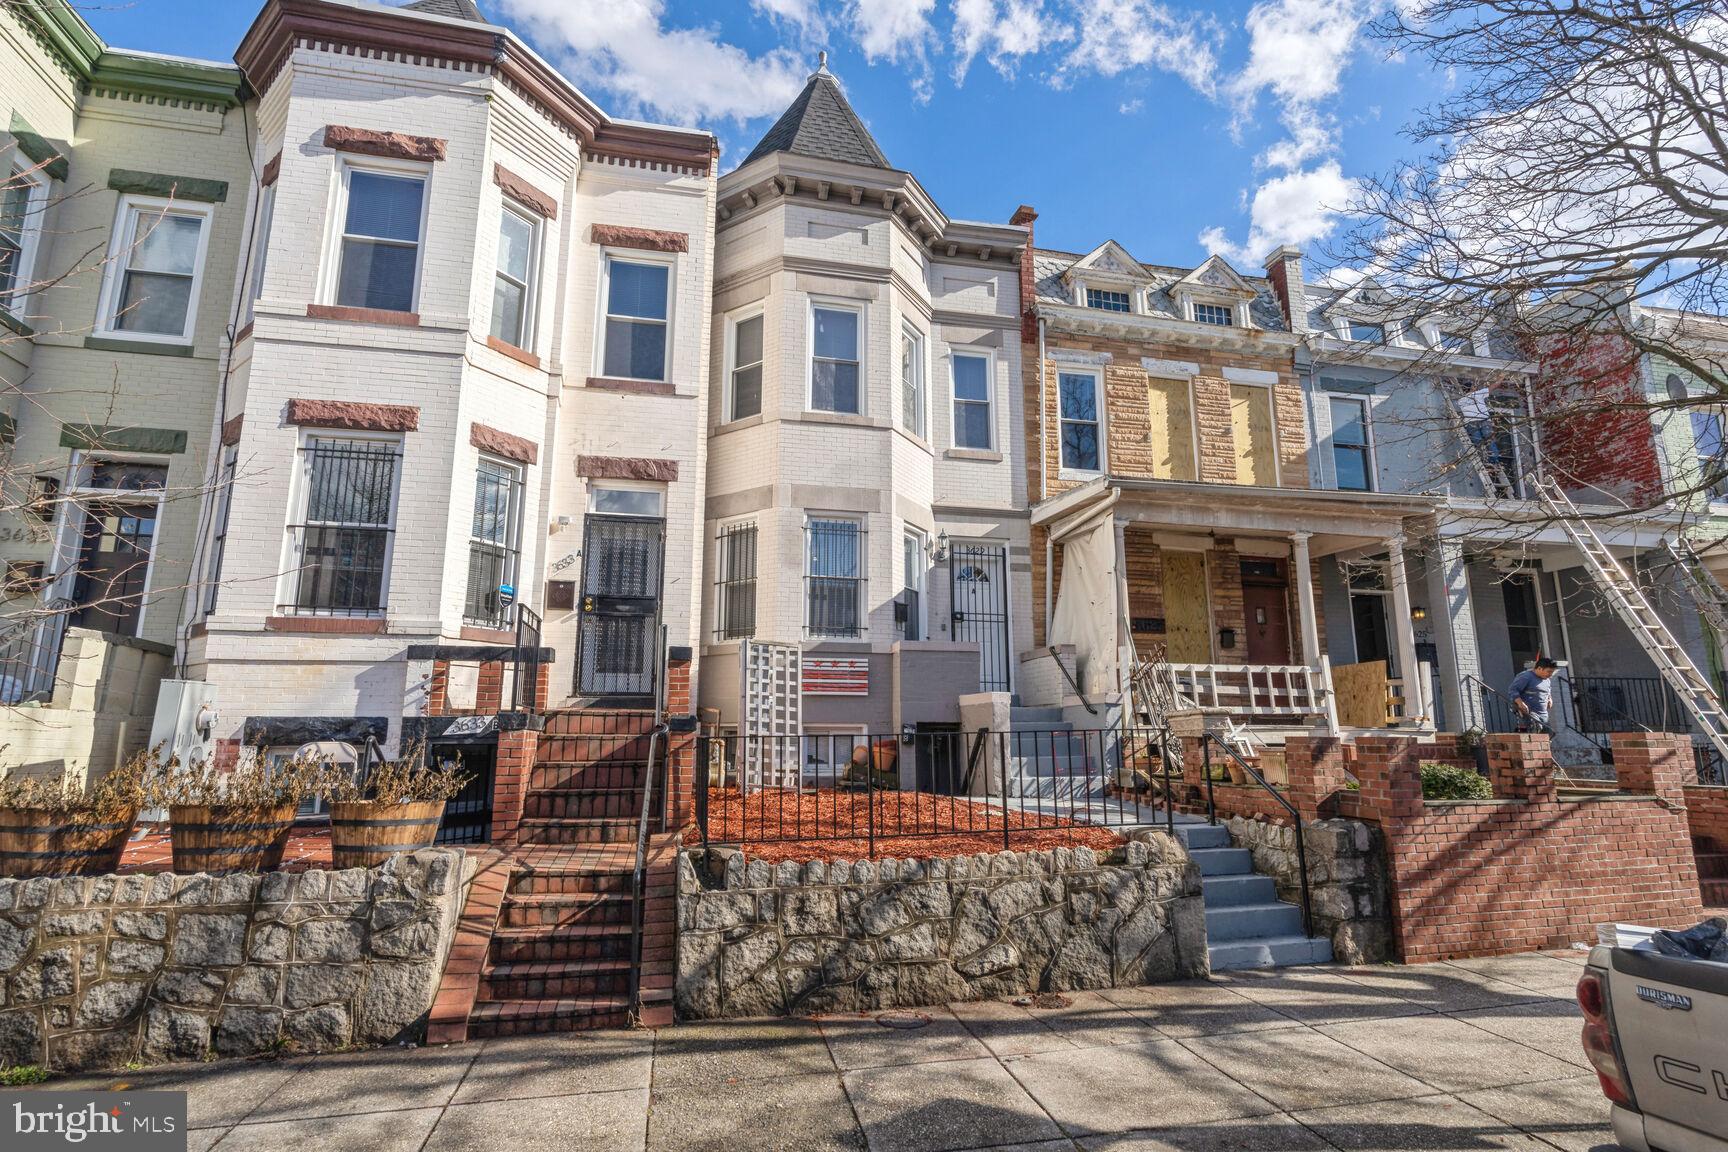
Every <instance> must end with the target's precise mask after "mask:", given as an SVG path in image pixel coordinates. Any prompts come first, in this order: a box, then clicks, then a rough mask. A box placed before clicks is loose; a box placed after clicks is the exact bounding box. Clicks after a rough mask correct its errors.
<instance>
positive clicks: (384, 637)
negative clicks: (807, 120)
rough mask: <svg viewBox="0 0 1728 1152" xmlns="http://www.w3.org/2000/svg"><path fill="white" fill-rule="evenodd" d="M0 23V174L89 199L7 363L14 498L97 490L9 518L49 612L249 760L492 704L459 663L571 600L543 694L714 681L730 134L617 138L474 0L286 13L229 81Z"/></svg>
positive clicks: (373, 735)
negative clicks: (719, 288)
mask: <svg viewBox="0 0 1728 1152" xmlns="http://www.w3.org/2000/svg"><path fill="white" fill-rule="evenodd" d="M0 19H3V20H4V21H5V23H4V28H5V30H6V33H7V35H8V36H9V37H10V39H9V40H8V42H7V44H8V48H9V51H8V54H7V56H6V57H5V61H6V67H7V68H8V69H9V72H8V74H7V75H8V83H6V84H5V85H4V86H3V89H4V92H5V94H6V98H8V99H12V98H14V94H17V99H18V100H19V106H18V107H17V108H16V109H14V110H12V111H11V112H10V116H11V122H12V124H13V129H12V131H11V134H10V135H9V136H8V137H5V138H4V139H5V140H6V142H7V144H8V147H7V149H6V151H5V152H4V153H0V156H3V157H4V158H5V160H6V162H8V163H10V164H12V166H13V169H14V170H15V171H17V170H23V171H24V172H25V178H26V180H27V181H28V188H29V189H30V191H29V192H28V195H29V196H30V197H32V198H34V197H36V196H37V195H38V193H37V192H36V191H35V189H36V188H37V187H38V184H39V183H40V182H41V181H42V180H43V179H44V178H46V179H51V180H52V181H53V182H54V184H55V186H56V187H62V186H63V187H66V188H76V189H77V190H78V194H77V195H76V196H67V197H65V202H64V203H63V204H61V205H59V207H58V209H57V213H56V214H54V215H48V214H46V213H44V214H38V213H36V212H35V211H34V209H32V210H31V212H29V213H27V214H26V215H25V220H26V224H25V226H24V229H23V235H24V239H25V243H24V244H23V245H22V248H23V250H24V252H25V255H26V258H27V259H28V260H29V261H30V262H31V263H32V264H34V265H36V266H38V267H40V268H41V269H44V270H47V271H50V272H52V273H53V274H54V275H56V276H62V277H63V279H62V280H57V281H56V282H55V283H53V284H52V286H51V287H49V288H47V289H46V290H45V291H43V292H41V293H30V294H27V295H23V296H16V295H15V296H13V297H9V298H8V299H9V301H10V302H11V306H9V307H8V314H9V319H8V323H7V333H8V334H9V335H10V336H16V337H18V338H17V339H8V340H6V341H5V343H4V344H3V345H0V347H3V348H4V353H3V357H4V359H5V361H6V364H7V367H6V368H5V369H4V371H6V372H7V373H8V382H10V383H14V384H15V387H12V388H9V389H8V402H9V404H10V405H11V408H12V410H11V411H10V412H9V418H8V421H7V424H6V430H7V432H8V436H9V439H10V440H11V441H12V443H11V444H10V450H11V456H10V459H11V461H12V462H13V471H17V470H18V469H17V464H18V462H19V461H28V462H29V468H28V469H26V470H27V471H28V472H29V473H30V474H31V475H32V476H38V475H39V476H40V478H41V480H40V482H41V484H42V485H44V486H48V487H52V488H55V489H56V490H57V491H59V492H61V493H65V494H66V495H67V496H68V497H69V498H68V499H66V500H62V501H60V502H59V503H58V504H56V505H54V511H53V512H52V514H51V516H50V520H51V522H48V521H45V522H44V523H43V524H42V526H41V527H40V529H36V528H30V529H29V531H28V532H26V533H25V534H24V535H23V536H21V535H20V528H19V527H18V526H17V525H18V524H20V523H23V522H25V521H27V520H28V514H27V510H23V511H14V512H12V514H11V515H10V516H9V521H8V524H7V525H6V528H7V531H8V536H7V542H6V553H5V555H6V559H7V560H8V562H12V561H14V560H18V561H25V560H29V561H34V562H39V563H40V565H41V570H42V572H43V573H45V575H44V576H43V580H44V581H45V584H46V587H45V588H44V589H42V590H40V591H39V592H38V593H35V594H33V595H35V596H36V599H33V600H30V599H27V600H25V601H21V602H22V603H30V604H36V605H40V604H42V603H45V602H48V601H49V600H50V599H53V600H56V601H57V599H58V598H61V597H69V598H70V599H71V600H72V601H73V602H74V604H75V605H76V606H77V611H75V612H74V613H73V614H72V615H70V616H69V617H64V618H67V619H69V620H70V621H71V623H72V624H73V625H86V626H88V627H89V628H91V629H95V630H99V631H100V632H101V633H103V634H105V635H109V636H113V637H121V638H126V639H128V640H133V639H135V640H139V641H143V642H148V643H150V644H154V645H157V646H160V648H161V650H162V651H164V652H166V653H167V657H168V659H170V660H171V661H172V663H173V664H174V665H175V666H176V668H175V669H174V670H175V671H176V673H177V674H176V676H175V677H174V678H173V679H174V683H175V685H176V688H175V691H176V693H177V694H178V695H177V697H176V699H177V703H176V705H175V707H183V708H190V709H193V710H195V711H196V710H201V712H202V714H203V722H202V723H201V725H200V730H201V732H202V734H203V737H204V738H206V739H207V740H208V741H209V742H210V747H209V749H208V750H209V751H211V752H213V754H215V755H217V756H218V758H225V757H231V756H233V755H235V754H236V753H237V750H238V749H239V748H240V747H241V746H242V745H244V746H246V747H261V748H264V749H267V750H270V751H271V753H272V754H274V753H275V752H277V751H292V750H294V749H296V748H298V747H300V746H302V745H304V744H306V743H308V742H316V741H341V742H344V743H346V744H349V745H351V746H353V747H355V748H359V747H361V746H362V745H364V744H365V743H366V742H367V741H368V740H373V741H376V742H377V743H379V744H380V745H384V746H387V747H395V746H397V745H398V744H399V742H400V741H401V738H402V736H403V734H404V719H405V718H407V719H409V720H415V719H416V718H418V717H420V716H422V715H423V714H425V713H429V712H440V711H446V710H450V709H452V708H460V709H467V710H479V711H483V712H484V711H492V712H496V711H497V710H498V709H499V708H500V706H501V705H500V702H499V694H500V691H501V689H500V686H499V684H498V682H497V680H496V678H495V677H493V678H491V679H490V680H488V678H486V677H485V676H484V675H482V673H481V672H480V670H479V669H478V667H477V666H473V665H472V664H469V665H464V666H463V667H465V668H466V672H465V673H464V671H463V668H462V667H459V668H457V669H456V670H454V671H452V672H451V673H450V674H449V675H448V676H446V673H445V670H444V665H445V664H447V663H448V662H450V661H451V660H459V659H461V658H462V657H465V656H466V657H478V656H480V655H484V654H487V653H491V654H493V655H494V656H495V655H496V654H497V653H498V651H499V650H500V649H502V648H504V647H505V646H513V645H517V644H518V643H520V642H521V641H522V639H523V634H522V632H520V631H519V629H518V624H519V623H520V622H521V621H522V620H528V621H530V622H531V623H532V622H533V621H535V619H536V618H537V616H538V615H539V614H541V613H543V614H544V621H543V623H540V624H539V625H538V627H537V629H534V628H531V629H530V632H529V634H528V635H527V642H528V643H529V644H530V645H531V646H533V647H535V648H536V650H537V653H538V654H545V655H547V656H550V657H552V659H554V660H555V661H556V662H555V663H553V664H552V666H551V668H550V670H549V672H547V674H546V676H545V679H546V680H547V683H546V685H545V686H544V689H543V691H542V692H541V693H540V697H539V700H538V701H537V702H538V703H541V704H545V703H553V704H556V703H559V702H571V703H583V704H591V705H592V704H601V705H606V706H609V707H630V706H641V705H646V704H649V703H651V702H652V701H653V700H654V699H655V697H656V694H657V693H658V692H660V691H662V690H663V689H664V684H663V682H662V679H663V677H662V672H661V669H662V668H663V667H664V666H665V663H666V659H667V658H668V656H669V657H670V658H671V659H672V661H673V662H674V664H676V665H678V666H680V669H681V674H683V673H686V672H688V673H693V671H694V667H693V666H694V656H695V653H694V651H693V649H692V643H693V641H694V638H695V637H696V635H697V634H698V629H699V626H700V622H701V617H702V613H703V595H702V589H703V581H702V568H701V563H702V556H701V531H702V523H703V515H704V513H703V509H704V488H705V481H706V455H705V440H704V436H703V431H704V430H703V427H702V424H701V419H702V413H703V412H704V411H705V409H706V407H707V390H708V377H709V360H708V357H709V347H710V327H709V326H710V313H711V306H710V293H711V286H712V283H713V268H712V266H711V261H712V252H713V234H714V217H715V199H714V196H715V183H714V175H715V159H716V155H717V145H716V142H715V140H714V138H713V137H712V136H711V135H709V134H708V133H705V132H701V131H695V130H690V129H684V128H674V127H663V126H657V125H649V124H642V123H637V122H634V121H623V120H616V119H613V118H612V117H610V116H608V115H607V114H606V113H605V112H604V111H602V110H601V109H600V108H599V107H597V106H596V105H595V104H594V103H593V102H592V101H590V100H589V99H588V98H587V97H586V96H585V95H584V94H583V93H582V92H580V91H579V90H578V89H576V88H575V87H574V86H572V85H571V84H570V83H569V81H567V80H566V79H565V78H563V77H562V76H560V75H559V74H558V73H557V72H556V71H555V70H554V69H553V68H552V67H551V66H549V65H548V64H547V63H546V62H545V61H544V60H542V59H541V58H540V57H539V56H537V55H536V54H535V53H534V52H533V51H532V50H531V49H530V48H529V47H528V46H527V45H526V44H525V43H524V42H523V41H521V40H520V39H519V38H518V37H517V36H516V35H515V34H514V33H513V32H511V31H510V30H508V29H506V28H503V27H499V26H496V25H492V24H488V23H486V22H485V20H484V19H483V18H482V16H481V15H480V13H479V11H478V10H477V9H476V8H475V6H474V5H473V4H472V3H471V2H470V0H419V2H416V3H411V4H408V5H406V6H404V7H385V6H380V5H376V4H369V3H360V2H357V0H270V2H269V3H267V4H266V5H265V6H264V7H263V9H262V10H261V11H260V12H259V14H258V16H257V18H256V19H255V21H254V22H253V24H252V26H251V28H250V30H249V31H248V32H247V34H246V36H245V38H244V40H243V42H242V43H241V44H240V46H239V48H238V50H237V52H236V61H237V65H238V66H237V67H233V66H223V65H192V64H187V63H184V62H178V61H163V60H157V59H156V58H146V57H139V56H135V55H131V54H115V53H109V52H106V50H102V52H103V53H104V54H101V55H99V56H98V57H97V58H96V60H95V62H94V64H91V63H89V62H88V61H86V62H85V63H84V64H78V62H77V61H75V60H69V59H67V58H65V52H66V51H70V49H65V50H62V45H61V40H62V39H63V38H66V37H70V38H71V39H72V40H73V41H75V42H80V41H78V38H79V37H83V38H84V39H85V40H89V41H91V42H93V43H96V44H97V45H98V47H99V42H95V41H94V38H93V36H92V35H91V34H90V32H89V30H88V28H87V27H85V26H84V25H83V24H82V22H81V21H80V20H79V19H78V18H77V17H76V15H75V14H74V13H72V12H71V10H70V9H69V8H66V7H65V6H64V5H61V4H59V3H57V2H54V3H50V2H48V0H43V2H42V3H40V4H34V5H21V6H11V5H9V6H7V9H6V12H5V14H4V15H3V16H0ZM68 29H70V30H72V31H71V32H68ZM80 67H82V68H84V69H85V71H84V72H83V73H82V74H80V73H79V71H78V68H80ZM92 68H93V69H94V71H93V72H92V71H91V69H92ZM13 73H16V74H17V76H18V78H19V80H20V82H19V83H12V82H11V79H12V76H13ZM24 79H31V80H32V82H33V83H35V85H36V86H35V87H31V86H29V85H26V84H24V83H22V80H24ZM26 96H27V97H28V102H26V101H25V99H24V97H26ZM42 155H50V156H51V157H52V159H51V160H50V161H49V162H48V163H47V164H41V163H40V162H39V159H38V157H39V156H42ZM29 165H35V166H34V167H29ZM68 165H69V168H70V170H69V171H68ZM43 196H44V199H45V201H47V200H51V199H52V196H51V194H50V193H44V194H43ZM35 202H36V201H35V199H32V200H31V203H32V204H34V203H35ZM8 204H9V209H8V212H9V215H8V218H7V219H8V221H9V222H10V221H11V220H12V219H13V216H12V214H11V210H10V204H11V200H10V199H9V201H8ZM9 226H10V225H9ZM16 234H17V229H15V228H14V229H12V230H11V231H9V232H8V233H6V235H7V236H8V238H9V239H10V237H12V236H14V235H16ZM50 236H52V243H50V242H49V237H50ZM104 250H106V251H107V253H108V258H107V259H106V260H105V261H103V262H102V263H101V266H100V267H98V268H95V269H93V270H91V271H89V272H84V271H82V270H80V269H75V268H71V267H69V266H68V262H70V261H75V260H77V259H79V258H80V257H81V256H82V255H83V254H84V253H86V252H89V251H95V252H98V253H100V252H102V251H104ZM7 260H8V262H7V264H6V265H5V267H6V268H7V269H8V274H9V275H17V272H16V270H17V269H19V268H20V267H23V266H24V264H23V262H22V261H20V260H19V259H17V258H16V257H13V256H10V255H9V256H8V257H7ZM49 317H52V320H51V321H50V320H48V319H47V318H49ZM38 318H40V319H38ZM38 394H40V396H38ZM62 397H64V399H62ZM13 506H14V502H13V501H8V508H9V510H10V509H12V508H13ZM19 507H20V508H22V505H19ZM38 537H40V538H41V539H40V540H38ZM26 538H27V539H26ZM20 539H24V540H25V541H26V545H25V547H22V548H20V547H15V546H14V545H15V543H16V542H17V541H18V540H20ZM85 597H88V598H89V604H88V605H86V603H85ZM519 605H522V606H528V608H529V610H528V611H527V612H526V613H523V614H522V615H520V616H519V614H518V613H519V610H518V606H519ZM9 607H11V605H9ZM536 610H537V611H536ZM536 630H537V631H538V635H534V634H533V632H534V631H536ZM547 650H550V651H547ZM8 651H9V652H10V651H11V650H10V649H9V650H8ZM59 656H60V653H59V650H58V649H56V650H55V651H54V652H53V653H52V654H51V655H50V658H49V660H48V663H47V665H46V668H47V671H48V673H49V679H50V680H51V679H52V678H53V676H54V674H55V672H56V671H62V672H63V669H56V667H55V663H54V662H55V661H57V660H59ZM435 670H436V673H437V674H436V675H434V672H435ZM60 678H61V679H65V676H64V675H61V677H60ZM529 690H532V686H529ZM16 694H18V695H23V694H24V690H20V691H19V692H18V693H16ZM150 695H153V693H150ZM149 711H150V703H149V702H148V701H147V702H146V703H145V704H144V706H143V712H144V717H145V718H144V721H143V725H144V729H143V731H142V732H139V733H136V734H134V736H133V738H132V741H131V742H132V743H133V744H137V743H141V742H142V740H143V738H144V735H145V734H147V733H148V730H149ZM421 730H423V726H422V729H421ZM78 758H79V757H78V756H76V755H74V754H72V753H69V752H63V754H62V755H61V757H60V759H62V760H65V761H72V760H76V759H78Z"/></svg>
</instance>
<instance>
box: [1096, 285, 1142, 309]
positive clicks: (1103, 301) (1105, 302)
mask: <svg viewBox="0 0 1728 1152" xmlns="http://www.w3.org/2000/svg"><path fill="white" fill-rule="evenodd" d="M1086 307H1088V308H1097V309H1099V310H1100V311H1103V312H1132V311H1133V310H1134V307H1133V305H1132V304H1131V303H1129V300H1128V293H1126V292H1116V291H1112V290H1110V289H1106V288H1088V289H1086Z"/></svg>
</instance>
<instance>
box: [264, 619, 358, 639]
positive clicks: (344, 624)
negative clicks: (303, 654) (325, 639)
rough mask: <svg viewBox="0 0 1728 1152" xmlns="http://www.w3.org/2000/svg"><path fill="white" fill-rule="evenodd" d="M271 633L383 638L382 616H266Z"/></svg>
mask: <svg viewBox="0 0 1728 1152" xmlns="http://www.w3.org/2000/svg"><path fill="white" fill-rule="evenodd" d="M264 628H265V630H266V631H269V632H319V633H324V634H326V635H333V636H382V635H383V634H384V618H383V617H382V616H266V617H265V618H264Z"/></svg>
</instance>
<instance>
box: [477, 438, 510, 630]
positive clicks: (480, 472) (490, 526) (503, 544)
mask: <svg viewBox="0 0 1728 1152" xmlns="http://www.w3.org/2000/svg"><path fill="white" fill-rule="evenodd" d="M521 523H522V469H521V468H519V467H517V466H516V465H514V464H506V463H504V462H503V461H502V460H491V459H488V458H486V457H481V459H480V465H479V467H478V468H477V469H476V470H475V472H474V517H473V522H472V525H471V526H470V528H469V530H468V596H467V601H466V603H465V604H464V606H463V609H462V617H463V619H464V620H465V621H467V622H468V623H469V624H474V625H477V626H479V627H482V628H507V627H509V626H510V606H511V604H513V603H515V602H516V599H517V589H516V579H517V574H518V571H519V569H520V567H521V563H520V560H521V552H520V546H519V543H518V542H519V541H520V539H521V535H522V533H521Z"/></svg>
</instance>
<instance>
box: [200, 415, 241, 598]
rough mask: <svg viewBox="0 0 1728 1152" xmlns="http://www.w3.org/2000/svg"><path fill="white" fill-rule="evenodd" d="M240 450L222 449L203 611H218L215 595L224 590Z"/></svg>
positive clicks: (236, 448)
mask: <svg viewBox="0 0 1728 1152" xmlns="http://www.w3.org/2000/svg"><path fill="white" fill-rule="evenodd" d="M239 459H240V449H239V448H238V447H237V446H234V445H229V446H228V447H226V448H224V449H222V470H221V472H220V473H219V474H218V475H217V477H216V514H215V515H214V516H213V517H211V531H210V576H209V580H208V587H206V589H205V592H204V611H205V613H206V614H208V613H211V612H214V611H216V595H217V593H218V592H220V591H221V590H222V554H223V553H224V552H225V551H227V548H228V512H229V509H230V507H231V506H232V505H233V503H234V471H235V466H236V464H237V463H238V462H239Z"/></svg>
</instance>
